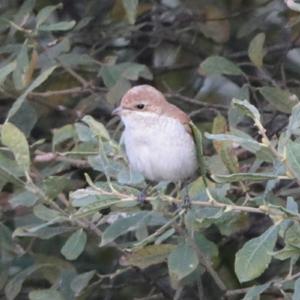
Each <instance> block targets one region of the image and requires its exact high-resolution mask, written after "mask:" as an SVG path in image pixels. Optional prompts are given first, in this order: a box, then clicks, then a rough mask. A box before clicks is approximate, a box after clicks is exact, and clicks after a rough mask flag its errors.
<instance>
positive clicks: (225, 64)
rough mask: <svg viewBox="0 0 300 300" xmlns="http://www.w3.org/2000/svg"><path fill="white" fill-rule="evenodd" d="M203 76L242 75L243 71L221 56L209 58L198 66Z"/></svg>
mask: <svg viewBox="0 0 300 300" xmlns="http://www.w3.org/2000/svg"><path fill="white" fill-rule="evenodd" d="M200 72H201V73H202V72H203V73H204V74H205V75H222V74H225V75H243V74H244V73H243V71H242V70H241V69H240V68H239V67H238V66H237V65H236V64H235V63H233V62H232V61H230V60H228V59H227V58H225V57H222V56H210V57H208V58H206V59H205V60H204V61H203V62H202V63H201V65H200Z"/></svg>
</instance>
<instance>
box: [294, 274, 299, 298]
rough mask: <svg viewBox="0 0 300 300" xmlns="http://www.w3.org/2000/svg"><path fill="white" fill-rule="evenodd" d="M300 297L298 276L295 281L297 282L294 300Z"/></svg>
mask: <svg viewBox="0 0 300 300" xmlns="http://www.w3.org/2000/svg"><path fill="white" fill-rule="evenodd" d="M299 299H300V278H298V279H297V280H296V281H295V284H294V293H293V298H292V300H299Z"/></svg>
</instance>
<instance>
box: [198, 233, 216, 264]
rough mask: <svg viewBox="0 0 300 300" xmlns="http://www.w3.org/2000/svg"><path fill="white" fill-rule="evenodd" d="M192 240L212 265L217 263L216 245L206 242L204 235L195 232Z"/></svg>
mask: <svg viewBox="0 0 300 300" xmlns="http://www.w3.org/2000/svg"><path fill="white" fill-rule="evenodd" d="M194 239H195V242H196V244H197V246H198V247H199V248H200V249H201V251H202V252H203V253H204V254H205V255H207V256H208V257H209V258H210V259H211V260H212V261H213V262H214V263H215V262H217V259H218V257H219V250H218V247H217V245H216V244H215V243H213V242H212V241H210V240H208V239H207V238H206V237H205V235H203V234H202V233H200V232H195V236H194Z"/></svg>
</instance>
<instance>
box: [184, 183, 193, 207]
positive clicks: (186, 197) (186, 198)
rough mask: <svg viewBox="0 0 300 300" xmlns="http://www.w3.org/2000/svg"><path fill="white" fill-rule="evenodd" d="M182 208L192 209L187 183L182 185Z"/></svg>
mask: <svg viewBox="0 0 300 300" xmlns="http://www.w3.org/2000/svg"><path fill="white" fill-rule="evenodd" d="M183 207H184V208H187V209H188V208H191V207H192V202H191V198H190V196H189V189H188V185H187V183H185V184H184V197H183Z"/></svg>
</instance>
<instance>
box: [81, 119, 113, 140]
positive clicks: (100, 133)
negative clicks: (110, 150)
mask: <svg viewBox="0 0 300 300" xmlns="http://www.w3.org/2000/svg"><path fill="white" fill-rule="evenodd" d="M82 121H83V122H84V123H86V124H87V125H89V127H90V129H91V130H92V132H93V134H94V135H95V136H96V137H99V138H103V139H105V140H110V137H109V133H108V131H107V130H106V128H105V127H104V125H103V124H102V123H100V122H98V121H96V120H95V119H94V118H93V117H92V116H89V115H88V116H84V117H83V118H82Z"/></svg>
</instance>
